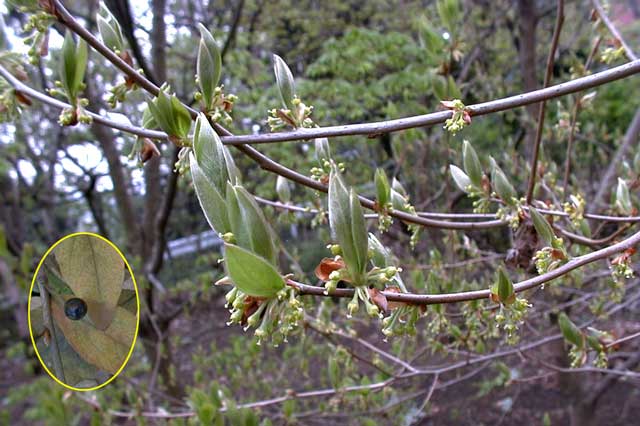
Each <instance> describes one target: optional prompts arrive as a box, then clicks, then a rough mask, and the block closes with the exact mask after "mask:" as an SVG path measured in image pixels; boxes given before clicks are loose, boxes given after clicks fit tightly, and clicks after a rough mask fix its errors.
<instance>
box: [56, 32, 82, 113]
mask: <svg viewBox="0 0 640 426" xmlns="http://www.w3.org/2000/svg"><path fill="white" fill-rule="evenodd" d="M87 55H88V52H87V44H86V43H85V42H84V41H83V40H80V41H79V42H78V44H76V43H75V41H74V40H73V36H72V35H71V32H70V31H67V32H66V34H65V36H64V42H63V43H62V61H61V70H60V79H61V81H62V87H63V88H64V90H65V91H66V94H67V96H68V97H69V100H70V101H75V99H76V98H77V96H78V94H79V93H80V90H81V89H82V81H83V80H84V73H85V70H86V68H87Z"/></svg>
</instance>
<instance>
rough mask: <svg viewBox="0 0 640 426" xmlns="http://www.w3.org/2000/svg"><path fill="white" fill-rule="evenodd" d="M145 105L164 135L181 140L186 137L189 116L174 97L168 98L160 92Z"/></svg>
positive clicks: (189, 124) (189, 123) (189, 121)
mask: <svg viewBox="0 0 640 426" xmlns="http://www.w3.org/2000/svg"><path fill="white" fill-rule="evenodd" d="M147 105H148V106H149V111H150V112H151V114H152V115H153V118H154V120H155V122H156V123H157V124H158V126H160V128H161V129H162V130H163V131H164V132H165V133H167V134H168V135H169V136H175V137H178V138H181V139H184V138H186V137H187V135H188V133H189V129H190V128H191V115H189V111H187V109H186V108H185V106H184V105H182V104H181V103H180V101H179V100H178V98H176V96H175V95H171V96H169V95H167V94H166V93H165V92H164V91H162V90H161V91H160V92H159V93H158V96H157V97H156V98H155V99H153V100H150V101H147Z"/></svg>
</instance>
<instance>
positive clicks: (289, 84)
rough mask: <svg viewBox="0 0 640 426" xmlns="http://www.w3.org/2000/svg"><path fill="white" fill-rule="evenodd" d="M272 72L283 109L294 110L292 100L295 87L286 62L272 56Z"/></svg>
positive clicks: (276, 56)
mask: <svg viewBox="0 0 640 426" xmlns="http://www.w3.org/2000/svg"><path fill="white" fill-rule="evenodd" d="M273 71H274V73H275V75H276V83H277V85H278V90H279V91H280V98H281V99H282V104H283V105H284V107H285V108H288V109H290V110H292V111H293V110H294V109H295V108H294V105H293V98H294V97H295V95H296V86H295V82H294V80H293V74H291V70H290V69H289V67H288V66H287V64H286V62H285V61H284V60H283V59H282V58H281V57H280V56H278V55H273Z"/></svg>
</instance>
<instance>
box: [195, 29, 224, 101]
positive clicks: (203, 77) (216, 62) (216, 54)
mask: <svg viewBox="0 0 640 426" xmlns="http://www.w3.org/2000/svg"><path fill="white" fill-rule="evenodd" d="M198 29H200V44H199V45H198V59H197V63H196V72H197V73H198V85H199V86H200V91H201V92H202V97H203V100H204V104H205V106H206V108H207V109H211V107H212V105H213V97H214V92H215V88H216V86H218V82H219V81H220V73H221V70H222V57H221V56H220V49H219V48H218V44H217V43H216V41H215V39H214V38H213V36H212V35H211V33H210V32H209V31H208V30H207V29H206V28H205V27H204V25H202V24H198Z"/></svg>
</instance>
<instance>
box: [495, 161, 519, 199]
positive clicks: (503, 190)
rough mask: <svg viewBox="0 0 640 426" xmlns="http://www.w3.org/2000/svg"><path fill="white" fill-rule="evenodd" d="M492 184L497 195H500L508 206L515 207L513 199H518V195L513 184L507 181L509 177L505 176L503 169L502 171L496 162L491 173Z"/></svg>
mask: <svg viewBox="0 0 640 426" xmlns="http://www.w3.org/2000/svg"><path fill="white" fill-rule="evenodd" d="M491 182H492V184H493V189H494V190H495V191H496V194H498V197H500V198H501V199H502V201H504V202H505V203H506V204H507V205H513V199H514V198H516V197H517V196H518V194H517V193H516V190H515V189H514V188H513V186H512V185H511V183H509V179H507V176H505V174H504V172H503V171H502V169H500V167H499V166H498V165H497V164H496V163H495V162H494V164H493V171H492V173H491Z"/></svg>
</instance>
